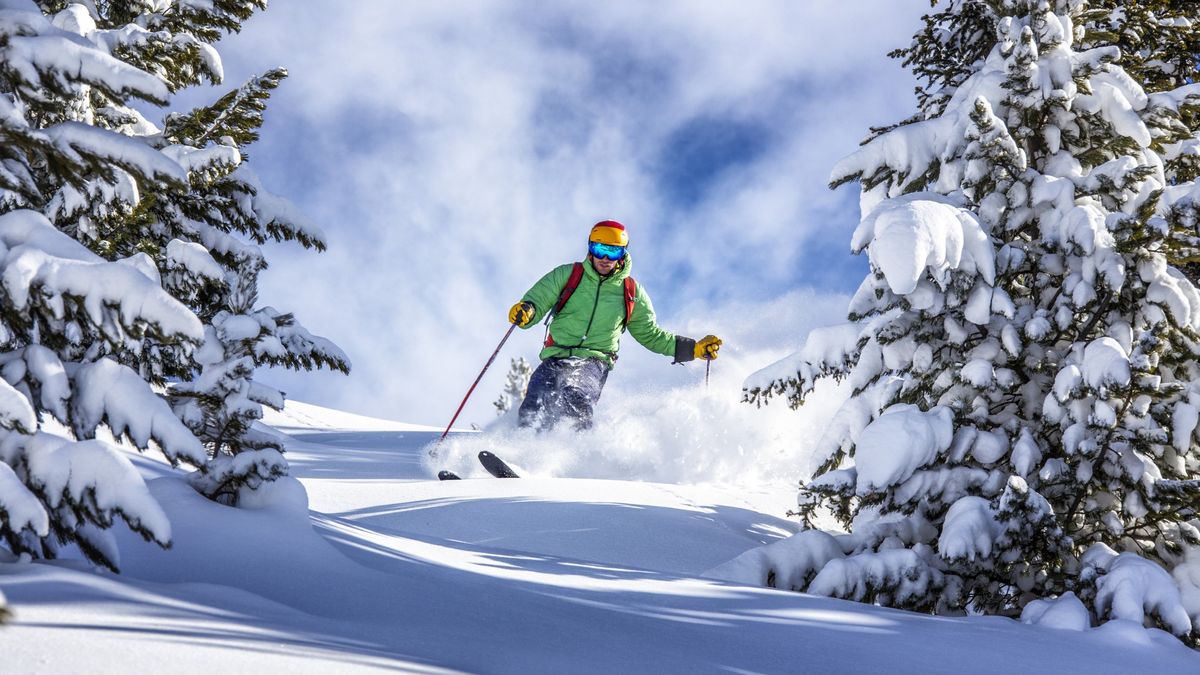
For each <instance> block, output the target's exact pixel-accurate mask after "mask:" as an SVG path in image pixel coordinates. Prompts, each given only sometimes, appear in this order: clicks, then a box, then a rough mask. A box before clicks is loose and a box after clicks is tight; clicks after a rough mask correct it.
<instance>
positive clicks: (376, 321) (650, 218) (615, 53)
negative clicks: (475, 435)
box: [173, 0, 928, 424]
mask: <svg viewBox="0 0 1200 675" xmlns="http://www.w3.org/2000/svg"><path fill="white" fill-rule="evenodd" d="M927 9H928V3H926V2H925V1H924V0H911V1H899V0H858V1H856V2H837V1H834V0H808V1H804V2H800V1H792V0H772V1H768V0H749V1H747V2H742V3H729V2H718V1H717V0H712V1H707V0H664V1H662V2H655V3H645V2H637V1H634V0H628V1H614V2H606V3H588V2H577V1H563V2H516V1H515V0H513V1H500V0H470V1H461V2H459V1H447V0H441V1H433V0H429V1H425V0H422V1H415V0H413V1H406V2H397V1H394V0H375V1H369V0H357V1H356V2H353V3H346V2H333V1H332V0H306V1H305V2H303V3H274V4H273V6H272V7H271V8H270V9H269V10H268V11H267V12H265V13H262V14H260V15H258V16H256V17H255V18H253V19H252V20H251V21H250V22H249V23H248V24H247V26H246V28H245V30H244V31H243V32H242V33H241V34H239V35H236V36H232V37H230V38H227V39H226V40H224V41H223V42H222V43H221V44H220V45H219V47H220V50H221V53H222V56H223V58H224V63H225V70H226V83H225V85H223V86H221V87H218V88H217V89H218V91H224V90H226V89H228V88H230V87H233V86H236V85H237V84H239V83H240V82H241V81H243V80H244V79H246V78H247V77H249V76H251V75H253V74H256V73H259V72H262V71H265V70H267V69H268V68H271V67H274V66H277V65H283V66H286V67H287V68H288V69H289V71H290V72H291V77H290V78H289V79H288V80H287V81H286V82H285V83H284V84H283V86H282V87H281V88H280V89H279V90H278V91H277V93H276V94H275V95H274V97H273V98H272V105H271V107H270V108H269V109H268V111H267V122H266V125H265V127H264V129H263V134H262V140H261V141H260V142H259V143H258V144H256V145H255V146H252V147H251V148H250V149H249V154H250V156H251V161H250V164H251V166H252V167H253V168H254V169H255V170H256V171H257V172H258V173H259V174H260V175H261V176H262V177H263V179H264V182H265V184H266V185H267V186H268V187H269V188H270V189H272V190H273V191H275V192H277V193H278V194H281V195H283V196H285V197H287V198H289V199H291V200H292V201H294V202H295V203H296V204H298V205H299V206H300V207H301V208H302V209H303V210H304V211H305V212H306V213H308V214H309V215H310V216H311V217H312V219H313V220H314V221H315V222H317V223H318V224H320V225H321V226H322V227H323V229H324V230H325V232H326V233H327V235H328V239H329V242H330V250H329V251H328V252H327V253H325V254H322V255H317V254H314V253H310V252H304V251H300V250H298V249H296V248H295V247H292V246H273V247H272V248H271V251H270V258H269V259H270V260H271V262H272V267H271V269H270V270H268V272H267V274H266V276H265V278H264V279H263V288H262V293H261V296H260V297H261V300H262V302H263V303H265V304H269V305H272V306H274V307H276V308H277V309H280V310H288V311H295V312H296V313H297V315H298V317H299V318H300V320H301V321H302V322H303V323H304V324H305V325H306V326H307V327H308V328H309V329H310V330H311V331H313V332H314V333H317V334H322V335H326V336H328V337H330V338H332V339H334V340H335V341H336V342H338V343H339V344H340V345H341V346H342V347H343V348H344V349H345V350H346V351H347V352H348V353H349V354H350V357H351V359H352V360H353V362H354V366H355V369H354V372H353V373H352V375H351V376H350V377H348V378H346V377H342V376H340V375H330V374H318V375H311V374H310V375H304V376H293V375H290V374H287V373H270V374H267V375H266V376H265V377H264V378H263V379H265V380H266V381H268V382H270V383H272V384H275V385H277V386H280V387H282V388H283V389H285V390H286V391H287V393H288V394H289V396H291V397H295V398H298V399H301V400H306V401H310V402H314V403H319V404H326V405H333V406H337V407H341V408H345V409H349V410H354V411H358V412H363V413H368V414H375V415H381V416H388V417H399V418H403V419H406V420H408V421H414V422H424V423H429V424H439V423H441V424H444V423H445V421H448V417H449V415H450V414H451V413H452V412H453V410H454V408H455V407H456V406H457V403H458V401H459V399H460V398H461V396H462V394H463V393H465V390H466V388H467V386H469V384H470V382H471V381H472V379H473V378H474V376H475V374H476V373H477V372H478V370H479V368H480V367H481V366H482V365H483V362H484V361H485V360H486V358H487V356H488V355H489V354H490V353H491V350H492V348H493V347H494V346H495V344H496V343H497V342H498V341H499V339H500V337H501V336H502V335H503V333H504V330H505V328H506V325H505V314H506V312H507V309H508V307H509V306H510V305H511V304H512V303H513V302H514V301H516V300H517V299H518V298H519V297H520V295H521V294H522V293H523V292H524V290H525V289H526V288H527V287H528V286H530V285H531V284H532V283H533V282H534V281H536V280H537V278H538V277H540V276H541V275H542V274H543V273H544V272H546V271H547V270H549V269H550V268H551V267H553V266H554V265H557V264H561V263H564V262H569V261H572V260H575V259H578V258H579V257H580V256H581V255H582V251H583V246H584V241H585V238H586V233H587V230H588V228H589V226H590V225H591V223H593V222H595V221H597V220H600V219H604V218H615V219H617V220H621V221H622V222H625V223H626V224H627V226H628V227H629V229H630V232H631V237H632V248H631V250H632V251H633V253H634V260H635V266H634V275H635V277H636V278H637V279H638V280H639V282H640V283H641V284H642V285H643V286H644V287H645V288H646V289H647V290H648V291H650V293H651V295H652V297H653V299H654V304H655V307H656V309H657V311H658V314H659V319H660V322H661V323H662V324H663V325H664V327H666V328H668V329H669V330H673V331H677V332H680V333H682V334H685V335H693V336H696V337H699V336H700V335H702V334H704V333H709V332H711V333H716V334H718V335H721V336H722V337H727V338H730V339H729V340H728V342H729V344H728V345H727V347H728V349H727V352H726V355H727V356H728V357H730V358H729V359H726V360H725V361H720V362H718V363H719V364H721V365H723V366H725V367H726V369H727V370H739V369H740V371H747V370H752V369H754V368H757V367H762V366H766V365H768V363H769V360H770V359H774V358H778V357H779V356H781V355H783V354H785V353H787V351H789V350H791V349H794V348H795V347H796V346H797V345H798V344H799V342H800V340H801V339H802V338H803V333H804V331H806V330H807V329H808V328H810V327H812V326H815V325H824V324H830V323H836V322H838V321H839V320H840V319H841V308H842V307H844V296H845V295H846V294H848V293H850V292H852V291H853V290H854V288H855V287H856V286H857V284H858V282H859V281H860V280H861V278H862V276H863V273H864V272H865V269H866V263H865V260H863V259H862V258H861V257H853V256H850V255H849V253H848V246H849V245H848V241H849V236H850V233H851V231H852V229H853V227H854V225H855V224H856V222H857V220H858V206H857V190H856V189H855V188H853V187H844V188H842V189H840V190H838V191H837V192H832V191H830V190H828V189H827V187H826V183H827V181H828V174H829V169H830V167H831V166H832V165H833V163H834V162H835V161H837V159H839V158H840V157H842V156H843V155H845V154H848V153H849V152H851V151H852V150H853V149H854V148H855V147H856V144H857V143H858V141H859V140H861V139H862V137H863V136H864V135H865V134H866V133H867V131H868V127H869V126H871V125H877V124H882V123H888V122H892V121H895V120H898V119H901V118H903V117H905V116H907V115H908V114H910V112H911V109H912V106H913V97H912V94H911V92H912V88H913V81H912V80H911V77H910V76H909V75H908V74H907V73H905V72H904V71H903V70H901V69H900V67H899V65H898V63H896V62H895V61H893V60H890V59H887V58H886V57H885V54H886V52H887V51H889V50H891V49H893V48H895V47H897V46H900V45H903V44H906V43H907V42H908V39H909V37H910V36H911V34H912V32H913V31H914V30H915V29H916V28H917V26H918V21H919V16H920V14H921V13H922V12H923V11H925V10H927ZM216 93H217V92H213V91H201V90H196V91H190V92H185V93H184V94H183V95H182V96H180V97H179V98H178V99H177V100H176V102H175V104H174V105H173V107H180V108H186V107H189V106H191V105H195V104H198V103H201V102H205V101H207V100H211V98H213V97H214V96H215V94H216ZM789 299H791V300H789ZM792 300H794V302H792ZM793 305H796V306H793ZM540 338H541V334H540V332H538V333H537V334H536V335H535V334H533V333H532V332H523V333H519V334H518V335H517V336H516V337H514V339H513V340H512V341H511V342H510V346H509V347H507V348H506V350H505V353H504V357H515V356H524V357H526V358H528V359H531V360H532V359H534V358H535V357H536V353H537V350H538V345H539V343H540ZM625 343H626V344H624V345H623V356H625V357H626V358H624V359H623V360H622V362H621V363H620V364H619V366H618V370H617V372H615V373H614V376H613V378H610V381H609V382H610V390H613V391H617V392H619V391H622V390H623V389H624V390H631V389H637V388H642V389H644V388H654V387H666V386H681V385H686V384H688V383H689V382H693V381H694V379H695V378H696V377H697V374H698V372H699V370H698V369H691V370H688V369H686V368H681V367H671V366H669V365H668V364H669V360H667V359H664V358H662V357H658V356H654V355H648V354H646V353H645V352H644V350H641V348H640V347H639V346H637V345H636V343H634V342H633V341H632V340H631V339H627V340H625ZM498 363H499V365H498V366H496V367H495V372H492V373H490V374H489V377H488V378H487V379H486V380H485V381H484V383H483V384H481V385H480V390H479V393H478V394H477V395H476V399H475V400H474V401H473V403H472V405H471V406H470V407H469V408H468V410H467V412H466V413H464V419H465V421H468V422H471V421H474V422H479V423H485V422H487V421H489V419H490V418H491V417H492V410H491V405H490V401H491V400H493V399H494V398H495V396H496V394H497V393H498V392H499V390H500V388H501V386H502V382H503V374H504V370H505V369H506V368H505V365H506V358H502V359H501V360H500V361H498ZM735 366H736V367H735ZM700 376H701V377H702V375H700ZM728 382H729V386H730V388H731V395H737V393H738V392H737V380H736V379H731V380H728Z"/></svg>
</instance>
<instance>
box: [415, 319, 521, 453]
mask: <svg viewBox="0 0 1200 675" xmlns="http://www.w3.org/2000/svg"><path fill="white" fill-rule="evenodd" d="M516 327H517V324H515V323H514V324H512V325H511V326H509V327H508V332H507V333H505V334H504V339H502V340H500V344H499V345H497V346H496V351H494V352H492V357H491V358H490V359H488V361H487V363H486V364H485V365H484V366H483V370H481V371H479V377H477V378H475V382H474V384H472V385H471V388H470V389H468V390H467V395H466V396H464V397H463V400H462V403H459V404H458V410H455V411H454V417H452V418H450V424H447V425H446V430H445V431H443V432H442V435H441V436H440V437H438V439H437V443H435V444H434V446H433V450H431V451H430V454H433V452H434V451H436V450H437V448H438V446H439V445H441V443H442V440H443V439H445V438H446V434H449V433H450V429H451V428H452V427H453V426H454V423H455V422H456V421H457V420H458V415H459V414H460V413H461V412H462V410H463V408H464V407H466V405H467V401H468V400H469V399H470V398H471V394H472V393H474V391H475V387H477V386H479V381H480V380H482V379H483V374H484V373H486V372H487V370H488V368H491V367H492V362H493V361H495V360H496V356H498V355H499V354H500V350H501V349H503V348H504V343H505V342H508V336H510V335H512V332H513V329H515V328H516Z"/></svg>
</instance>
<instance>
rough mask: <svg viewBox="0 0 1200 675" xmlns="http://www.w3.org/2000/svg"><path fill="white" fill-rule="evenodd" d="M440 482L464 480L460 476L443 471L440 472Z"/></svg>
mask: <svg viewBox="0 0 1200 675" xmlns="http://www.w3.org/2000/svg"><path fill="white" fill-rule="evenodd" d="M438 480H462V476H459V475H458V474H456V473H454V472H453V471H444V470H443V471H439V472H438Z"/></svg>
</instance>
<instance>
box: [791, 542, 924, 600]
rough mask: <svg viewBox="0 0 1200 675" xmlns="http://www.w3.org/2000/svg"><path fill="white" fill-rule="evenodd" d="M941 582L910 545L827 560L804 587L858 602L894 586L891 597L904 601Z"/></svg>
mask: <svg viewBox="0 0 1200 675" xmlns="http://www.w3.org/2000/svg"><path fill="white" fill-rule="evenodd" d="M942 583H943V578H942V573H941V572H939V571H938V570H937V569H935V568H933V567H931V566H930V565H929V564H928V563H926V562H925V561H924V560H922V559H921V557H920V556H919V555H917V553H916V552H915V551H913V550H912V549H889V550H884V551H879V552H878V553H860V554H858V555H855V556H851V557H848V558H836V559H833V560H830V561H829V564H827V565H825V567H823V568H822V569H821V571H820V572H818V573H817V576H816V578H814V579H813V581H812V583H811V584H810V585H809V587H808V591H809V592H810V593H816V594H817V595H828V596H832V597H837V598H846V599H848V600H856V601H860V602H861V601H864V600H869V599H871V598H872V597H873V595H874V593H875V592H876V591H877V590H878V589H880V588H894V589H895V590H894V591H893V592H892V601H893V602H895V603H898V604H904V603H906V602H908V601H911V600H913V599H917V598H922V597H926V596H928V595H929V594H931V593H932V592H933V591H934V589H935V588H936V587H937V586H940V585H941V584H942Z"/></svg>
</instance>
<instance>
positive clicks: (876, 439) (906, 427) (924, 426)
mask: <svg viewBox="0 0 1200 675" xmlns="http://www.w3.org/2000/svg"><path fill="white" fill-rule="evenodd" d="M953 438H954V413H953V412H952V411H951V410H950V409H949V408H945V407H942V406H938V407H935V408H933V409H932V410H930V411H928V412H925V411H922V410H920V409H919V408H917V407H916V406H913V405H907V404H898V405H894V406H892V407H890V408H888V409H887V410H885V411H884V412H883V414H882V415H880V416H879V417H878V418H876V419H875V421H874V422H871V423H870V424H869V425H867V428H866V429H863V431H862V433H861V434H859V436H858V440H857V443H856V444H855V452H854V466H855V468H856V469H857V470H858V487H857V491H858V494H860V495H865V494H869V493H870V492H873V491H875V490H879V489H882V488H886V487H889V486H892V485H897V484H899V483H902V482H904V481H905V480H907V479H908V478H909V477H910V476H912V475H913V472H914V471H916V470H917V469H919V468H921V467H922V466H925V465H927V464H929V463H930V462H932V461H933V460H934V459H936V458H937V456H938V454H939V453H942V452H945V451H946V450H947V449H948V448H949V447H950V442H951V441H952V440H953Z"/></svg>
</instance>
